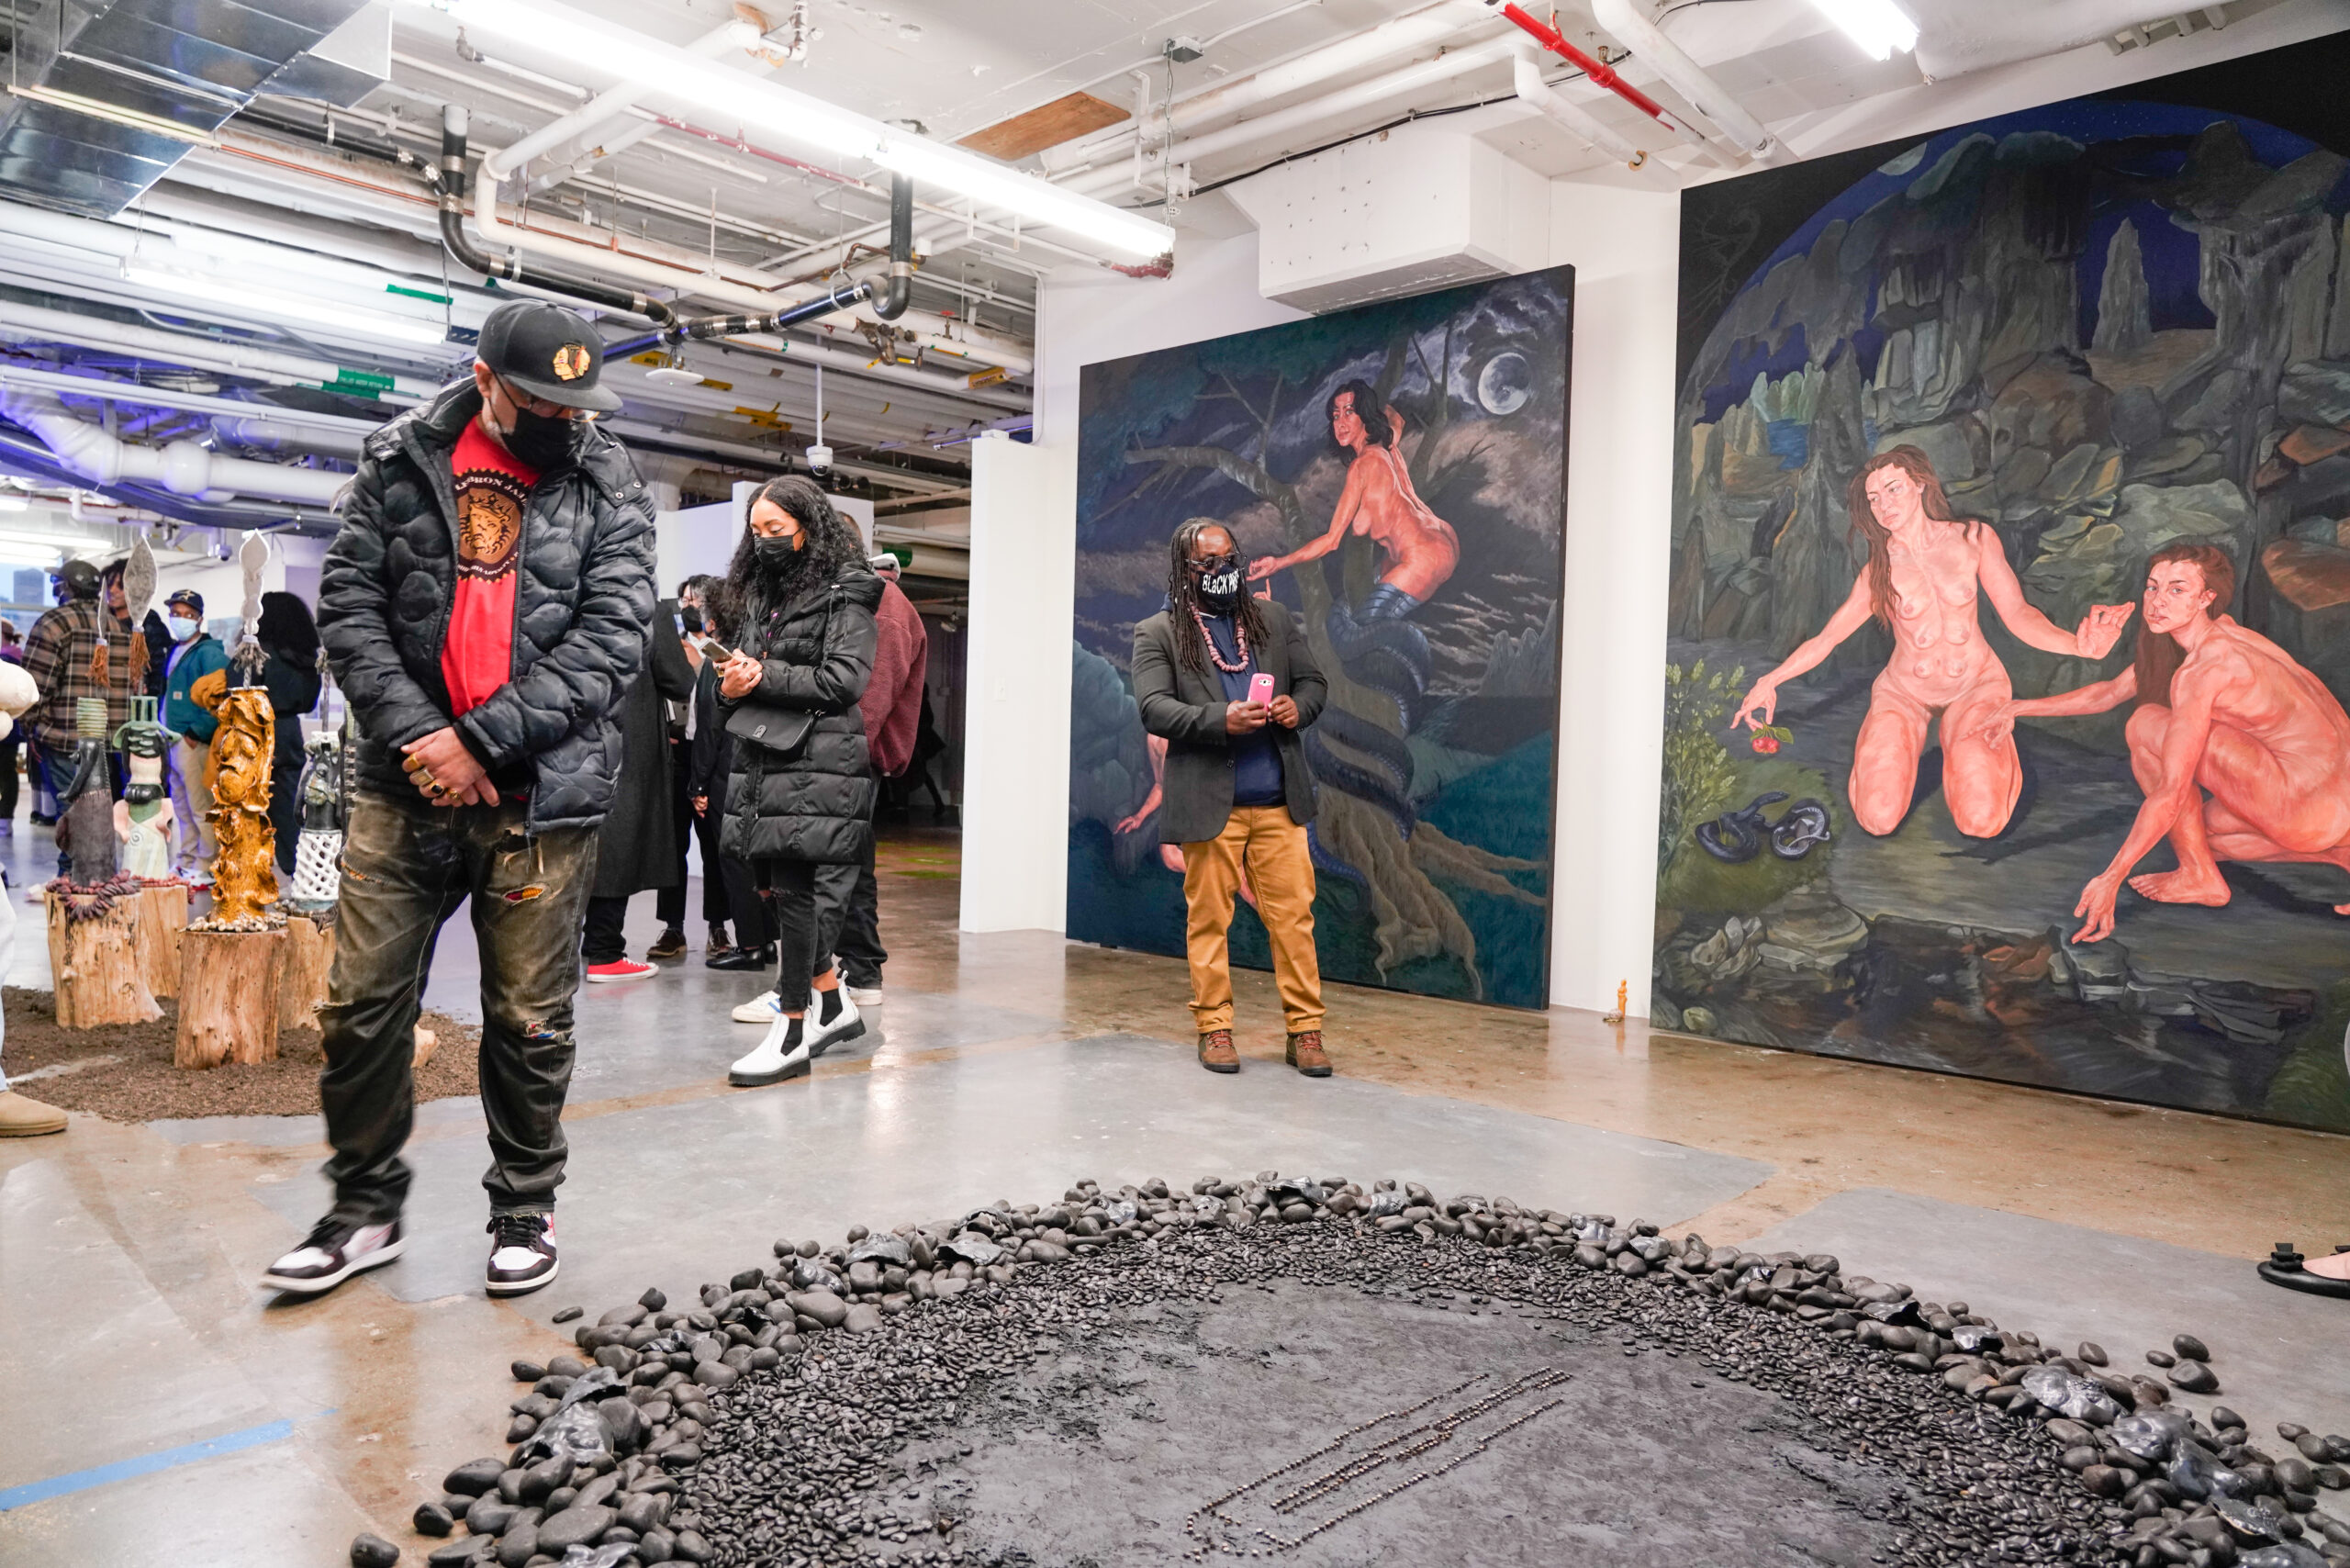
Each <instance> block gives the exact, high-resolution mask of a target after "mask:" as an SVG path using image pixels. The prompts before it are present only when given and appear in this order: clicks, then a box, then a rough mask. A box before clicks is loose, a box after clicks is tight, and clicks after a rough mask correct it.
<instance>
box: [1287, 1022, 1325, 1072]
mask: <svg viewBox="0 0 2350 1568" xmlns="http://www.w3.org/2000/svg"><path fill="white" fill-rule="evenodd" d="M1289 1064H1290V1066H1292V1067H1293V1068H1295V1069H1297V1070H1298V1072H1299V1073H1300V1074H1301V1075H1303V1076H1304V1077H1306V1078H1327V1077H1329V1076H1330V1058H1328V1057H1326V1056H1325V1055H1323V1054H1322V1031H1321V1030H1319V1029H1302V1030H1300V1031H1298V1032H1297V1033H1296V1034H1294V1035H1292V1036H1290V1037H1289Z"/></svg>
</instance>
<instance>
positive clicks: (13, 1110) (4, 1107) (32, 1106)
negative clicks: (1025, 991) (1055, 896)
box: [0, 1035, 1232, 1137]
mask: <svg viewBox="0 0 2350 1568" xmlns="http://www.w3.org/2000/svg"><path fill="white" fill-rule="evenodd" d="M1231 1037H1232V1036H1229V1035H1227V1036H1225V1039H1226V1040H1227V1041H1228V1040H1230V1039H1231ZM1225 1048H1226V1049H1229V1048H1230V1047H1229V1046H1227V1047H1225ZM64 1130H65V1113H64V1112H62V1111H61V1110H59V1109H58V1108H57V1107H56V1106H54V1105H44V1104H42V1103H40V1102H39V1101H38V1100H29V1099H27V1098H26V1097H25V1096H24V1095H22V1094H19V1093H17V1092H16V1091H15V1090H13V1089H12V1090H8V1091H6V1092H0V1137H42V1136H43V1135H44V1134H48V1133H62V1132H63V1131H64Z"/></svg>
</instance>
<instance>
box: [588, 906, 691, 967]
mask: <svg viewBox="0 0 2350 1568" xmlns="http://www.w3.org/2000/svg"><path fill="white" fill-rule="evenodd" d="M661 891H662V893H663V894H664V895H665V896H666V894H667V893H668V891H669V890H668V889H666V888H664V889H662V890H661ZM628 901H629V895H628V894H626V893H622V894H621V895H620V896H619V897H617V898H599V897H593V896H591V897H590V898H589V899H588V921H587V930H586V932H585V934H584V935H582V936H581V938H580V942H579V954H580V957H582V958H586V959H587V960H588V962H589V963H591V964H611V963H618V962H619V961H620V960H621V959H622V958H627V957H628V934H627V933H626V931H624V930H623V929H622V927H624V926H625V925H626V924H628Z"/></svg>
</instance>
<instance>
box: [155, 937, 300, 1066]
mask: <svg viewBox="0 0 2350 1568" xmlns="http://www.w3.org/2000/svg"><path fill="white" fill-rule="evenodd" d="M285 948H286V933H285V927H283V926H279V927H275V928H274V929H271V930H267V931H207V930H206V929H204V928H203V927H202V926H190V927H189V928H188V929H187V930H186V931H185V932H183V933H182V934H181V935H180V959H181V968H180V1020H179V1035H178V1037H177V1038H176V1039H175V1040H174V1041H173V1047H172V1061H173V1064H174V1065H175V1066H179V1067H187V1068H207V1067H218V1066H219V1065H220V1064H221V1063H222V1062H242V1063H252V1062H263V1061H275V1060H276V1059H277V1030H278V1022H279V1019H280V1017H281V1016H282V1013H283V1004H282V1002H281V1001H280V996H281V993H282V990H283V984H284V980H285Z"/></svg>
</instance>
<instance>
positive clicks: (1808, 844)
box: [1696, 790, 1835, 866]
mask: <svg viewBox="0 0 2350 1568" xmlns="http://www.w3.org/2000/svg"><path fill="white" fill-rule="evenodd" d="M1786 798H1787V793H1786V791H1785V790H1766V791H1764V792H1763V793H1762V794H1760V795H1757V796H1755V797H1754V799H1752V800H1751V801H1748V802H1747V803H1746V804H1745V805H1744V806H1742V807H1740V809H1739V810H1737V811H1734V812H1723V813H1722V814H1721V815H1720V816H1718V817H1716V818H1715V819H1714V820H1713V821H1712V822H1709V823H1699V824H1698V826H1697V832H1696V839H1697V847H1698V848H1700V849H1703V850H1704V851H1705V852H1706V853H1707V854H1708V855H1710V856H1712V857H1714V858H1715V859H1717V860H1719V861H1722V862H1724V863H1725V864H1727V865H1731V866H1742V865H1744V864H1745V863H1746V862H1747V861H1749V860H1751V859H1753V858H1754V857H1756V856H1757V855H1760V854H1761V853H1762V846H1763V844H1764V843H1765V842H1766V841H1767V842H1768V843H1769V844H1770V846H1771V853H1772V854H1774V855H1775V856H1777V857H1779V858H1780V859H1782V860H1800V859H1802V858H1803V857H1805V856H1807V855H1808V854H1810V853H1811V852H1812V851H1813V850H1814V849H1816V848H1818V846H1821V845H1823V844H1826V843H1827V842H1828V841H1829V840H1830V839H1831V838H1833V837H1834V836H1835V834H1832V833H1831V832H1830V831H1829V826H1828V808H1827V807H1826V806H1823V805H1821V804H1820V803H1819V802H1818V801H1815V800H1811V799H1809V798H1808V797H1807V798H1806V799H1804V800H1800V801H1796V803H1795V804H1794V805H1792V806H1789V807H1788V808H1787V809H1786V810H1785V812H1781V813H1780V816H1779V820H1778V821H1777V822H1775V823H1765V822H1764V821H1763V820H1762V808H1764V807H1765V806H1775V805H1777V804H1778V803H1779V802H1780V801H1784V800H1785V799H1786Z"/></svg>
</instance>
